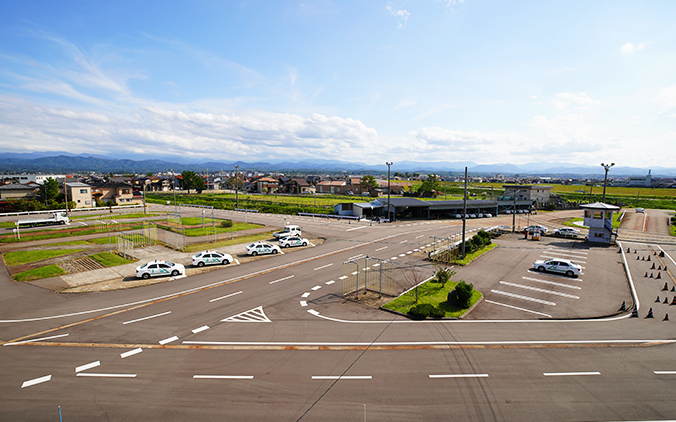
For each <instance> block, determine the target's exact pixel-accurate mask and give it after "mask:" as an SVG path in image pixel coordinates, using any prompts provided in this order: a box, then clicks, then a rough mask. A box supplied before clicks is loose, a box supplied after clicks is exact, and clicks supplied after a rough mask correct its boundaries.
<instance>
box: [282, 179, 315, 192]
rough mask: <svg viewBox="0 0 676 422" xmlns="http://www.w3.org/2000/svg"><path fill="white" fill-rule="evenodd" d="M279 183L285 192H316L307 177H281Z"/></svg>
mask: <svg viewBox="0 0 676 422" xmlns="http://www.w3.org/2000/svg"><path fill="white" fill-rule="evenodd" d="M279 183H280V185H281V186H282V189H283V192H285V193H314V191H315V190H314V187H313V186H311V185H310V183H308V181H307V180H306V179H301V178H292V177H280V178H279Z"/></svg>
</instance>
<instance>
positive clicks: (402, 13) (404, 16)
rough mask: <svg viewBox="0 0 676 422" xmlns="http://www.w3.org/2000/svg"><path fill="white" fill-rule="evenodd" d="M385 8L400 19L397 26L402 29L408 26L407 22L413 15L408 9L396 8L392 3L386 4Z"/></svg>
mask: <svg viewBox="0 0 676 422" xmlns="http://www.w3.org/2000/svg"><path fill="white" fill-rule="evenodd" d="M385 8H386V9H387V10H388V11H389V12H390V14H391V15H392V16H394V17H395V18H397V20H398V23H397V28H400V29H401V28H403V27H405V26H406V22H407V21H408V18H409V16H411V14H410V13H409V12H408V10H406V9H402V10H395V9H393V8H392V6H390V5H387V6H385Z"/></svg>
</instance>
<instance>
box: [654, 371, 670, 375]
mask: <svg viewBox="0 0 676 422" xmlns="http://www.w3.org/2000/svg"><path fill="white" fill-rule="evenodd" d="M653 374H655V375H676V371H653Z"/></svg>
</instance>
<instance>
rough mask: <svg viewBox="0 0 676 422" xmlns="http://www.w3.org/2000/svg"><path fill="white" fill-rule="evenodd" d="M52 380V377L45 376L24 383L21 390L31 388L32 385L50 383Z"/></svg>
mask: <svg viewBox="0 0 676 422" xmlns="http://www.w3.org/2000/svg"><path fill="white" fill-rule="evenodd" d="M51 379H52V376H51V375H45V376H44V377H40V378H34V379H32V380H28V381H24V383H23V384H21V388H26V387H30V386H31V385H35V384H40V383H43V382H47V381H50V380H51Z"/></svg>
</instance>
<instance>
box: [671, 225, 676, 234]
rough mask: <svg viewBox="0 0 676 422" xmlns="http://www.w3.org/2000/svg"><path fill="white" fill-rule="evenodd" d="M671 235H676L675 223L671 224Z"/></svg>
mask: <svg viewBox="0 0 676 422" xmlns="http://www.w3.org/2000/svg"><path fill="white" fill-rule="evenodd" d="M671 235H672V236H676V226H675V225H673V224H672V225H671Z"/></svg>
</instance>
